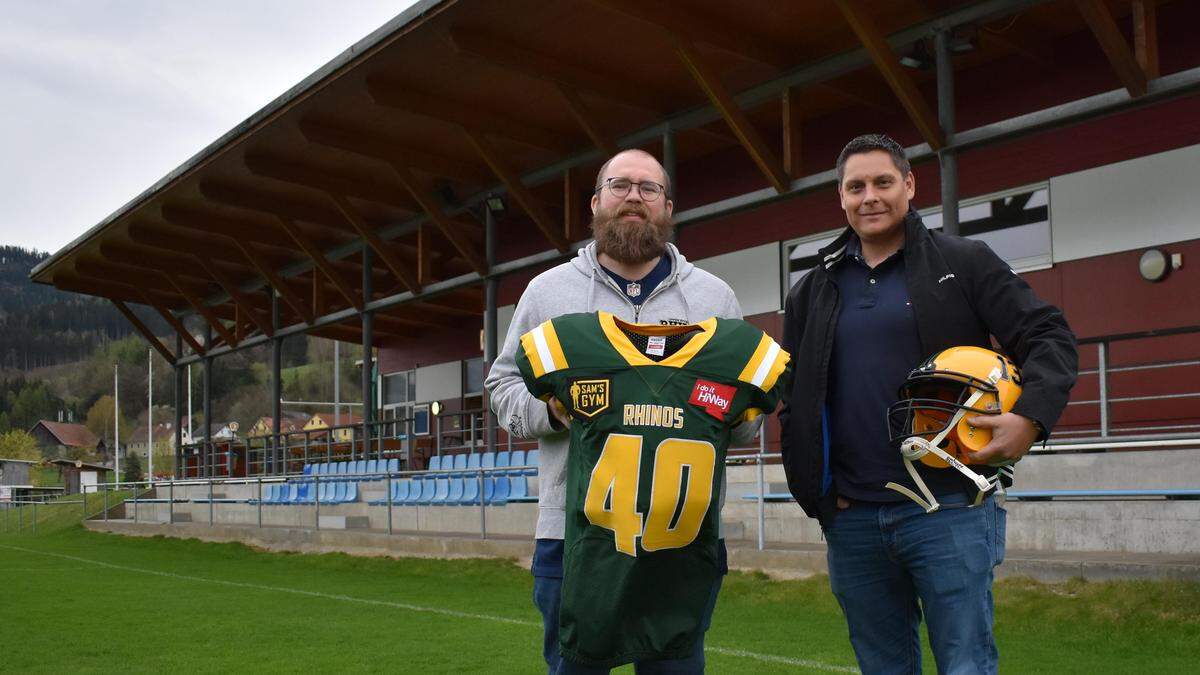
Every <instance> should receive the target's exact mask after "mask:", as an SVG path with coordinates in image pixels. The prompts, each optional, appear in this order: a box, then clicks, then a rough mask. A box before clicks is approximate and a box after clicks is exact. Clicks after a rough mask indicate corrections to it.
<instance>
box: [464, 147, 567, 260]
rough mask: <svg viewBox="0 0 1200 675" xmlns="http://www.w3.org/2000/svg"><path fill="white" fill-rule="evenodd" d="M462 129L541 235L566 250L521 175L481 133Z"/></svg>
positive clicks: (548, 215)
mask: <svg viewBox="0 0 1200 675" xmlns="http://www.w3.org/2000/svg"><path fill="white" fill-rule="evenodd" d="M464 131H465V132H466V134H467V138H469V139H470V140H471V145H473V146H475V150H476V151H477V152H478V153H479V156H480V157H482V158H483V161H485V162H487V165H488V166H490V167H491V168H492V171H493V172H494V173H495V174H496V177H497V178H499V179H500V180H501V182H503V183H504V185H505V187H507V188H508V194H509V195H510V196H511V197H512V198H513V199H515V200H516V201H517V202H518V203H520V204H521V208H522V209H524V210H525V213H527V214H529V217H530V218H532V219H533V224H534V225H536V226H537V228H538V229H539V230H541V232H542V236H544V237H546V241H549V242H550V245H551V246H553V247H554V248H556V249H558V250H560V251H565V250H567V240H566V238H565V237H563V236H562V233H560V232H559V231H558V227H557V226H556V225H555V223H554V220H552V219H551V218H550V214H548V213H546V210H545V209H544V208H542V203H541V202H540V201H539V200H538V199H537V198H536V197H534V196H533V193H531V192H530V191H529V189H528V188H526V187H525V184H524V183H522V182H521V177H520V176H519V175H518V174H517V172H515V171H513V170H512V168H511V167H509V166H508V163H507V162H505V161H504V159H503V157H502V156H501V155H500V153H499V152H497V151H496V148H494V147H493V146H492V143H491V141H489V140H488V139H487V138H485V137H484V136H483V135H482V134H479V133H476V132H474V131H471V130H470V129H464ZM477 271H478V270H477Z"/></svg>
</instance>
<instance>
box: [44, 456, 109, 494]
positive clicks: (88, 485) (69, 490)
mask: <svg viewBox="0 0 1200 675" xmlns="http://www.w3.org/2000/svg"><path fill="white" fill-rule="evenodd" d="M50 464H52V465H54V466H55V467H57V468H58V471H59V473H60V474H62V479H63V487H64V488H66V489H65V492H66V494H69V495H74V494H79V493H80V492H95V491H96V490H97V487H96V486H97V484H99V483H107V482H108V473H109V472H110V471H112V467H108V466H104V465H103V464H92V463H90V462H84V461H81V460H69V459H56V460H53V461H51V462H50Z"/></svg>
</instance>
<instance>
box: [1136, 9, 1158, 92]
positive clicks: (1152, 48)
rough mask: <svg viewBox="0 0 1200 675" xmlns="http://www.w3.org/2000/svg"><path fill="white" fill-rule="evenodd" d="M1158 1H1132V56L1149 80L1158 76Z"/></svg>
mask: <svg viewBox="0 0 1200 675" xmlns="http://www.w3.org/2000/svg"><path fill="white" fill-rule="evenodd" d="M1157 5H1158V0H1133V4H1132V8H1133V56H1134V58H1135V59H1136V60H1137V64H1138V66H1139V67H1140V68H1141V69H1142V72H1143V73H1145V74H1146V77H1147V78H1149V79H1154V78H1156V77H1158V75H1159V68H1158V7H1157Z"/></svg>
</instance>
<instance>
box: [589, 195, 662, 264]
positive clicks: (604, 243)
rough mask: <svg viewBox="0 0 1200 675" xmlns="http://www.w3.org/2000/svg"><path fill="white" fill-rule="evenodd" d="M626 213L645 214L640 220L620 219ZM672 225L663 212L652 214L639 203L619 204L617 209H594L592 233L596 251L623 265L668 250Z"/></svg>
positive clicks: (650, 258) (643, 260)
mask: <svg viewBox="0 0 1200 675" xmlns="http://www.w3.org/2000/svg"><path fill="white" fill-rule="evenodd" d="M628 213H637V214H640V215H641V216H642V217H643V218H646V219H647V220H645V221H644V222H640V223H622V222H618V219H619V218H620V217H621V216H623V215H625V214H628ZM673 231H674V225H673V224H672V223H671V216H670V215H669V214H667V213H666V212H663V213H661V214H660V215H658V216H656V217H653V218H651V217H650V210H649V209H647V208H646V207H645V206H641V205H638V204H621V205H620V206H619V207H617V208H616V209H604V208H598V209H596V214H595V215H594V216H593V217H592V237H594V238H595V240H596V251H598V252H599V253H603V254H605V255H607V256H608V257H610V258H612V259H613V260H616V261H617V262H620V263H624V264H626V265H640V264H642V263H647V262H650V261H651V260H654V259H655V258H658V257H659V256H661V255H662V254H663V252H665V251H666V250H667V242H668V241H670V240H671V234H672V232H673Z"/></svg>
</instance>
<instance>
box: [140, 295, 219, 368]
mask: <svg viewBox="0 0 1200 675" xmlns="http://www.w3.org/2000/svg"><path fill="white" fill-rule="evenodd" d="M142 300H143V301H144V302H145V304H146V305H148V306H150V307H153V308H154V311H156V312H158V314H159V316H161V317H162V318H163V321H166V322H167V324H168V325H170V326H171V328H174V329H175V334H176V336H177V338H178V340H187V343H188V345H190V346H191V348H192V351H193V352H195V353H196V354H201V355H203V354H204V347H203V345H201V344H200V342H199V341H197V340H196V338H194V337H192V334H191V332H190V331H188V329H187V327H185V326H184V325H183V322H182V321H180V320H179V319H178V318H177V317H176V316H175V315H174V314H172V313H171V312H170V310H168V309H167V308H166V307H163V306H162V305H160V304H158V303H157V302H155V301H154V300H152V299H151V298H150V296H149V295H148V294H146V293H142ZM182 346H183V345H182V343H181V344H180V345H179V348H178V349H177V350H176V351H177V353H178V354H179V355H180V356H182V355H183V349H182Z"/></svg>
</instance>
